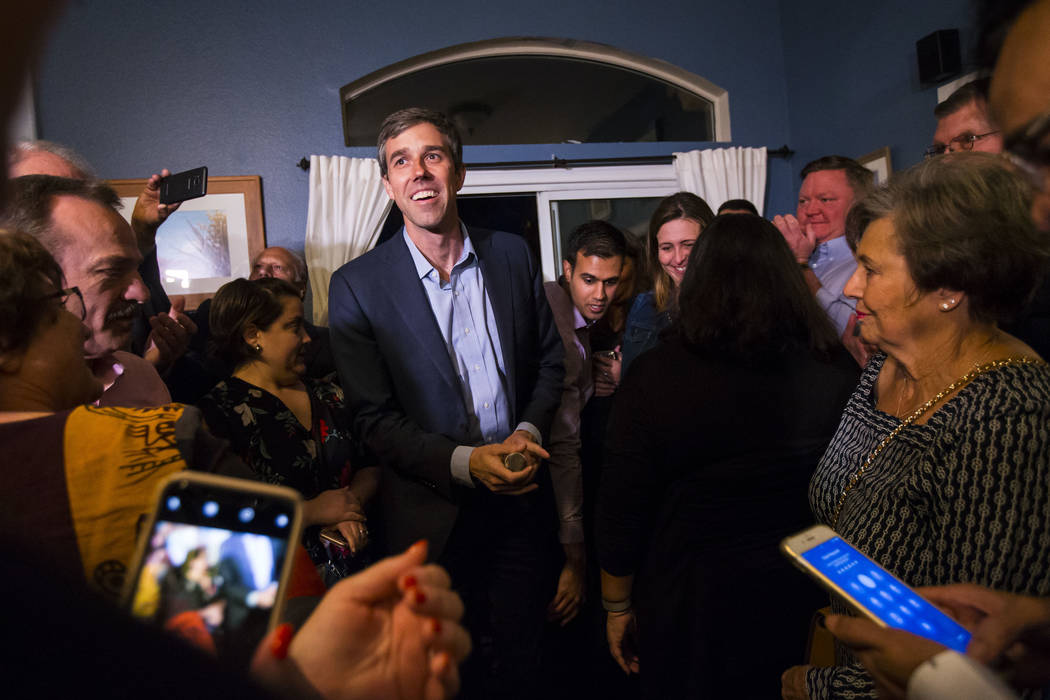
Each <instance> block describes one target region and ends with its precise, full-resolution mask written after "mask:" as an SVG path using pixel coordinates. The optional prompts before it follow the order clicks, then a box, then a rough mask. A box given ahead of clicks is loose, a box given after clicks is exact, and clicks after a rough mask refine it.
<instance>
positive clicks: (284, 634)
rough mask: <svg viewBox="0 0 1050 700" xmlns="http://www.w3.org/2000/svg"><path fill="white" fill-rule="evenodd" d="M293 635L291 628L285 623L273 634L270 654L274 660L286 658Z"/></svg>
mask: <svg viewBox="0 0 1050 700" xmlns="http://www.w3.org/2000/svg"><path fill="white" fill-rule="evenodd" d="M294 633H295V632H294V630H293V629H292V626H291V625H290V624H288V623H287V622H285V623H284V624H283V625H281V626H279V627H278V628H277V633H276V634H274V636H273V643H272V644H271V646H270V653H271V654H273V657H274V658H275V659H284V658H286V657H287V656H288V647H290V646H291V645H292V635H293V634H294Z"/></svg>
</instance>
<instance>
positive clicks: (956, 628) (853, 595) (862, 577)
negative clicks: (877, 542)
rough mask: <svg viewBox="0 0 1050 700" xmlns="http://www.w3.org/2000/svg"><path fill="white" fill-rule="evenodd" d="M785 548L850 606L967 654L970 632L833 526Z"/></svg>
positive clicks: (814, 531)
mask: <svg viewBox="0 0 1050 700" xmlns="http://www.w3.org/2000/svg"><path fill="white" fill-rule="evenodd" d="M780 549H781V551H783V552H784V554H786V555H787V556H788V558H790V559H791V561H792V562H793V563H794V564H795V566H797V567H798V568H800V569H802V571H804V572H805V573H807V574H809V575H810V576H812V577H813V578H815V579H816V580H817V581H818V582H819V583H820V584H821V585H823V586H824V587H825V588H827V589H828V590H829V591H831V592H832V593H834V594H835V595H837V596H839V597H841V598H843V599H844V600H845V601H846V602H847V603H848V604H849V606H850V607H852V608H853V609H854V610H856V611H857V612H859V613H860V614H861V615H863V616H864V617H866V618H868V619H869V620H871V621H872V622H874V623H875V624H877V625H879V626H880V627H893V628H896V629H899V630H904V631H906V632H911V633H912V634H915V635H918V636H920V637H925V638H926V639H931V640H933V641H935V642H939V643H940V644H943V645H944V646H946V647H948V648H949V649H954V650H955V651H958V652H965V651H966V645H967V644H968V643H969V641H970V633H969V632H968V631H967V630H966V629H965V628H964V627H963V626H962V625H960V624H959V623H957V622H956V621H955V620H953V619H951V618H950V617H948V616H947V615H945V614H944V613H943V612H941V611H940V610H938V609H937V608H936V607H934V605H933V604H932V603H930V602H929V601H927V600H926V599H925V598H923V597H922V596H920V595H919V594H918V593H916V592H915V591H913V590H912V589H911V588H909V587H908V586H907V585H906V584H904V583H902V582H901V580H900V579H898V578H897V577H895V576H893V575H892V574H891V573H889V572H888V571H886V570H885V569H883V568H882V567H881V566H879V565H878V564H876V563H875V562H873V561H872V560H871V559H869V558H868V557H866V556H864V555H863V554H861V553H860V552H859V551H857V549H856V548H855V547H853V545H851V544H849V543H848V542H846V541H845V540H844V539H842V538H841V537H839V535H838V534H837V533H836V532H835V531H834V530H832V529H831V528H829V527H826V526H824V525H816V526H814V527H811V528H809V529H807V530H803V531H802V532H800V533H798V534H797V535H792V536H791V537H786V538H785V539H784V540H783V541H782V542H781V543H780Z"/></svg>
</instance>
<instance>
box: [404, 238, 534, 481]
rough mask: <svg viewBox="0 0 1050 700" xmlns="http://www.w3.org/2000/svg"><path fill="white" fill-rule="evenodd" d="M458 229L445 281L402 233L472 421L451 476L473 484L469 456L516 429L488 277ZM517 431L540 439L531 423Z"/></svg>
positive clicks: (470, 244)
mask: <svg viewBox="0 0 1050 700" xmlns="http://www.w3.org/2000/svg"><path fill="white" fill-rule="evenodd" d="M460 229H461V231H462V233H463V253H462V255H460V258H459V260H457V261H456V264H455V265H453V267H452V271H451V272H450V273H449V279H448V281H447V282H442V281H441V273H440V272H439V271H438V270H437V269H436V268H435V267H434V266H433V265H431V264H430V262H429V261H428V260H427V259H426V258H425V257H424V256H423V254H422V253H421V252H419V249H418V248H416V244H415V243H413V242H412V239H411V238H409V236H408V233H407V232H406V231H405V230H404V229H402V232H401V235H403V236H404V237H405V245H407V246H408V252H409V253H410V254H411V255H412V262H413V263H414V264H415V266H416V272H417V273H418V274H419V279H420V281H421V282H422V283H423V289H424V290H425V291H426V294H427V299H428V300H429V302H430V310H431V311H432V312H433V313H434V319H435V320H436V321H437V324H438V328H439V329H440V331H441V337H442V338H444V339H445V347H446V349H447V350H448V356H449V359H451V360H452V368H453V370H455V372H456V376H457V377H459V384H460V388H461V389H462V392H463V404H464V406H465V407H466V409H467V414H468V416H469V420H470V425H469V431H470V438H471V440H472V441H473V445H461V446H459V447H457V448H456V449H455V450H454V451H453V452H452V462H451V464H450V469H451V471H452V477H453V478H454V479H455V480H456V481H458V482H459V483H461V484H463V485H464V486H469V487H471V488H473V487H474V482H473V481H472V480H471V478H470V455H471V453H472V452H473V451H474V446H477V445H486V444H490V443H495V442H502V441H503V440H505V439H506V438H507V436H509V435H510V434H511V432H512V429H511V425H510V420H511V410H510V401H509V400H508V398H507V388H506V386H507V385H506V381H507V379H506V376H507V373H506V368H505V367H504V365H503V348H502V346H501V345H500V338H499V330H498V329H497V327H496V317H495V316H494V315H493V311H492V302H491V300H490V299H489V297H488V293H487V292H486V291H485V278H484V276H483V275H482V274H481V264H480V262H479V261H478V256H477V254H476V253H475V252H474V245H473V244H472V243H471V241H470V237H469V236H468V235H467V229H466V227H465V226H463V225H462V224H460ZM517 429H522V430H528V431H529V432H530V433H532V435H533V437H534V438H535V439H536V441H537V442H540V439H541V438H540V434H539V431H538V430H537V429H536V427H535V426H533V425H532V424H530V423H527V422H523V423H521V424H519V425H518V426H517Z"/></svg>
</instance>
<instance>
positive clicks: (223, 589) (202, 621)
mask: <svg viewBox="0 0 1050 700" xmlns="http://www.w3.org/2000/svg"><path fill="white" fill-rule="evenodd" d="M301 529H302V506H301V499H300V497H299V494H298V493H296V492H295V491H292V490H291V489H287V488H283V487H280V486H272V485H270V484H264V483H261V482H257V481H247V480H244V479H231V478H227V477H220V476H215V475H212V474H202V473H197V472H190V471H186V472H179V473H178V474H173V475H172V476H171V477H169V478H168V479H167V480H165V482H164V483H162V484H161V485H160V489H159V494H158V498H157V505H156V507H155V508H154V510H153V513H152V515H151V516H150V519H149V521H148V523H147V525H146V527H145V528H144V529H143V531H142V533H141V537H140V538H139V546H138V551H137V553H136V557H135V559H134V562H135V563H134V564H133V567H132V569H131V575H130V576H128V578H127V581H126V583H125V586H124V605H125V607H126V609H128V610H129V611H130V612H131V614H132V615H133V616H134V617H136V618H138V619H140V620H143V621H145V622H147V623H150V624H153V625H155V626H157V627H161V628H163V629H165V630H167V631H169V632H171V633H173V634H176V635H178V636H180V637H182V638H183V639H184V640H186V641H188V642H189V643H191V644H193V645H194V646H197V647H198V648H200V649H202V650H204V651H206V652H207V653H209V654H212V655H214V656H216V657H217V658H218V659H219V660H220V661H221V662H223V663H224V664H225V665H228V666H231V667H234V668H239V669H246V668H247V667H248V664H249V662H250V660H251V657H252V654H253V653H254V650H255V648H256V647H257V646H258V644H259V642H260V641H261V640H262V639H263V637H264V636H265V635H266V634H267V632H268V631H269V630H271V629H273V627H274V626H275V625H276V624H277V621H278V620H279V619H280V616H281V612H282V608H283V601H284V597H285V587H286V584H287V581H288V578H289V576H290V573H291V568H292V560H293V558H294V557H293V556H292V553H293V552H294V548H295V546H296V545H297V544H298V543H299V539H300V536H301Z"/></svg>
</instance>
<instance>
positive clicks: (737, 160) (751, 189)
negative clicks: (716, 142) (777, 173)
mask: <svg viewBox="0 0 1050 700" xmlns="http://www.w3.org/2000/svg"><path fill="white" fill-rule="evenodd" d="M674 171H675V175H676V176H677V177H678V186H679V187H681V188H682V189H683V190H684V191H686V192H692V193H693V194H696V195H699V196H700V197H703V199H704V201H705V202H707V203H708V204H709V205H710V206H711V209H712V210H716V211H717V210H718V207H719V206H721V204H722V202H724V201H726V200H728V199H746V200H748V201H750V202H751V203H752V204H754V205H755V208H756V209H758V213H759V214H760V215H761V214H762V209H763V202H764V201H765V199H766V149H765V147H764V146H763V147H762V148H713V149H709V150H705V151H689V152H688V153H675V154H674Z"/></svg>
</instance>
